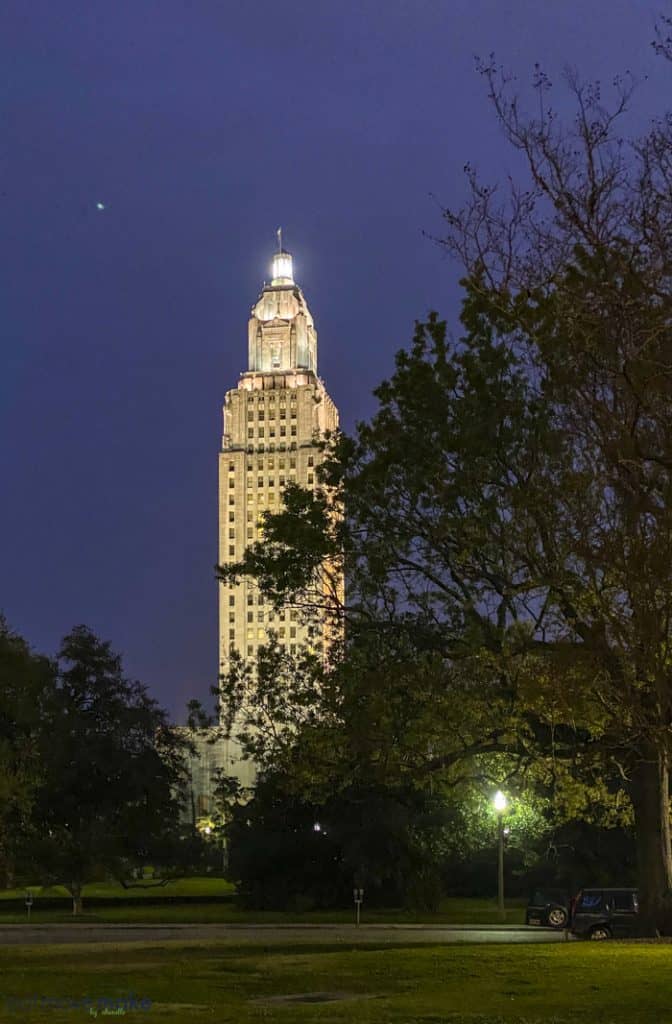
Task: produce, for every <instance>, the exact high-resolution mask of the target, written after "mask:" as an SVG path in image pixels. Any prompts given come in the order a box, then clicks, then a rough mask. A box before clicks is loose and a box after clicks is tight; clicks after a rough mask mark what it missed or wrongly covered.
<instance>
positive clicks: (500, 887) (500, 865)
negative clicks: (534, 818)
mask: <svg viewBox="0 0 672 1024" xmlns="http://www.w3.org/2000/svg"><path fill="white" fill-rule="evenodd" d="M507 802H508V801H507V799H506V797H505V796H504V794H503V793H502V791H501V789H498V790H497V792H496V793H495V797H494V800H493V804H494V805H495V810H496V811H497V837H498V857H497V906H498V908H499V919H500V921H504V920H506V911H505V910H504V811H505V810H506V806H507Z"/></svg>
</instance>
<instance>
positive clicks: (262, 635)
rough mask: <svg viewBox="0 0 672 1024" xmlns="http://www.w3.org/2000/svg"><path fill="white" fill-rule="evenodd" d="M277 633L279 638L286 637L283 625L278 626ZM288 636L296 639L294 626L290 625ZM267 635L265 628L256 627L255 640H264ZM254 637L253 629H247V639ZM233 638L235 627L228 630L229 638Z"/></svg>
mask: <svg viewBox="0 0 672 1024" xmlns="http://www.w3.org/2000/svg"><path fill="white" fill-rule="evenodd" d="M277 633H278V637H279V639H280V640H284V639H285V637H286V634H287V630H286V629H285V627H284V626H280V627H279V629H278V630H277ZM289 636H290V639H296V626H292V627H291V629H290V630H289ZM267 637H268V634H267V632H266V630H265V629H257V640H266V639H267ZM254 638H255V637H254V630H253V629H248V630H247V639H248V640H254ZM235 639H236V631H235V629H230V630H229V640H235Z"/></svg>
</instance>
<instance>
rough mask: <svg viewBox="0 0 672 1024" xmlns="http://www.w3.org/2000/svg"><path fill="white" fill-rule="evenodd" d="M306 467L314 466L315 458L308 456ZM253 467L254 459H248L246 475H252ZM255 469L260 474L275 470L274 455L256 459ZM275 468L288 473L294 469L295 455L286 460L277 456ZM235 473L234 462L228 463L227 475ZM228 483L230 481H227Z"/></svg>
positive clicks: (282, 456)
mask: <svg viewBox="0 0 672 1024" xmlns="http://www.w3.org/2000/svg"><path fill="white" fill-rule="evenodd" d="M307 465H308V466H309V467H311V466H314V465H315V456H314V455H309V456H308V459H307ZM254 467H255V461H254V459H248V460H247V463H246V469H247V471H248V473H253V472H254ZM256 467H257V471H258V472H261V471H262V470H264V469H275V468H276V465H275V455H267V456H266V457H265V458H263V459H257V460H256ZM277 468H278V469H287V468H289V469H290V471H291V470H292V469H296V455H290V456H289V458H286V457H285V456H284V455H278V465H277ZM235 472H236V464H235V462H229V474H231V473H235ZM229 482H230V480H229Z"/></svg>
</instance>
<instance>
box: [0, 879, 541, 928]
mask: <svg viewBox="0 0 672 1024" xmlns="http://www.w3.org/2000/svg"><path fill="white" fill-rule="evenodd" d="M190 881H194V882H197V881H198V879H193V880H190ZM207 881H211V880H207ZM224 884H226V883H224ZM164 891H166V890H163V889H159V890H156V889H154V890H150V892H152V893H153V895H157V894H160V893H163V892H164ZM87 892H88V889H87ZM194 894H196V893H194ZM48 895H59V894H58V893H52V892H51V891H50V892H49V893H48ZM86 895H87V893H85V896H84V914H83V915H82V918H81V920H82V921H88V922H95V921H101V922H104V921H109V922H114V923H119V922H121V921H128V922H131V923H134V924H140V923H146V924H170V923H181V924H186V923H203V922H210V923H212V924H215V923H221V924H236V923H237V924H258V923H261V924H286V923H289V922H297V921H298V922H303V923H306V924H311V923H313V924H318V923H322V924H351V923H352V921H353V919H354V908H348V909H346V910H333V911H304V912H302V913H298V912H294V913H291V912H289V911H251V910H244V909H242V908H241V907H237V906H235V905H234V904H229V903H210V904H208V903H203V904H196V905H193V906H190V905H188V904H179V903H177V904H167V905H166V906H160V905H159V906H143V903H142V899H141V898H138V900H137V904H135V905H133V906H125V907H94V908H92V909H91V910H90V911H87V908H86ZM91 895H92V894H91ZM166 895H172V894H171V893H170V891H169V890H168V891H166ZM175 895H180V894H178V893H176V894H175ZM181 895H185V893H182V894H181ZM199 895H200V893H199ZM25 920H26V912H25V910H24V908H23V903H22V901H20V902H18V903H17V909H16V912H15V913H11V912H8V913H5V912H2V913H0V923H5V924H9V923H19V922H22V921H25ZM66 920H67V921H72V916H71V915H70V914H64V913H63V911H62V910H40V901H39V894H37V895H36V896H35V902H34V903H33V906H32V910H31V921H33V922H34V923H36V924H40V923H47V922H56V921H66ZM524 920H525V909H524V902H520V901H511V902H509V903H508V904H507V910H506V922H507V923H508V924H523V922H524ZM362 921H363V922H367V923H381V924H385V923H392V922H395V923H401V924H495V923H498V922H499V917H498V914H497V908H496V905H495V903H494V901H492V900H477V899H446V900H444V901H443V903H442V905H441V909H440V910H439V911H437V912H436V913H433V914H432V913H421V912H413V911H409V910H400V909H395V908H390V909H387V910H371V909H368V908H367V907H366V905H364V907H363V910H362Z"/></svg>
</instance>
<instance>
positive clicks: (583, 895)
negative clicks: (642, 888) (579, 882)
mask: <svg viewBox="0 0 672 1024" xmlns="http://www.w3.org/2000/svg"><path fill="white" fill-rule="evenodd" d="M638 913H639V901H638V899H637V890H636V889H581V891H580V892H579V894H578V895H577V897H576V901H575V903H574V912H573V914H572V925H571V929H572V932H573V934H574V935H577V936H578V937H579V938H581V939H594V940H600V939H612V938H614V939H617V938H624V937H626V936H628V935H632V934H633V933H634V931H635V927H636V924H637V915H638Z"/></svg>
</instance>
